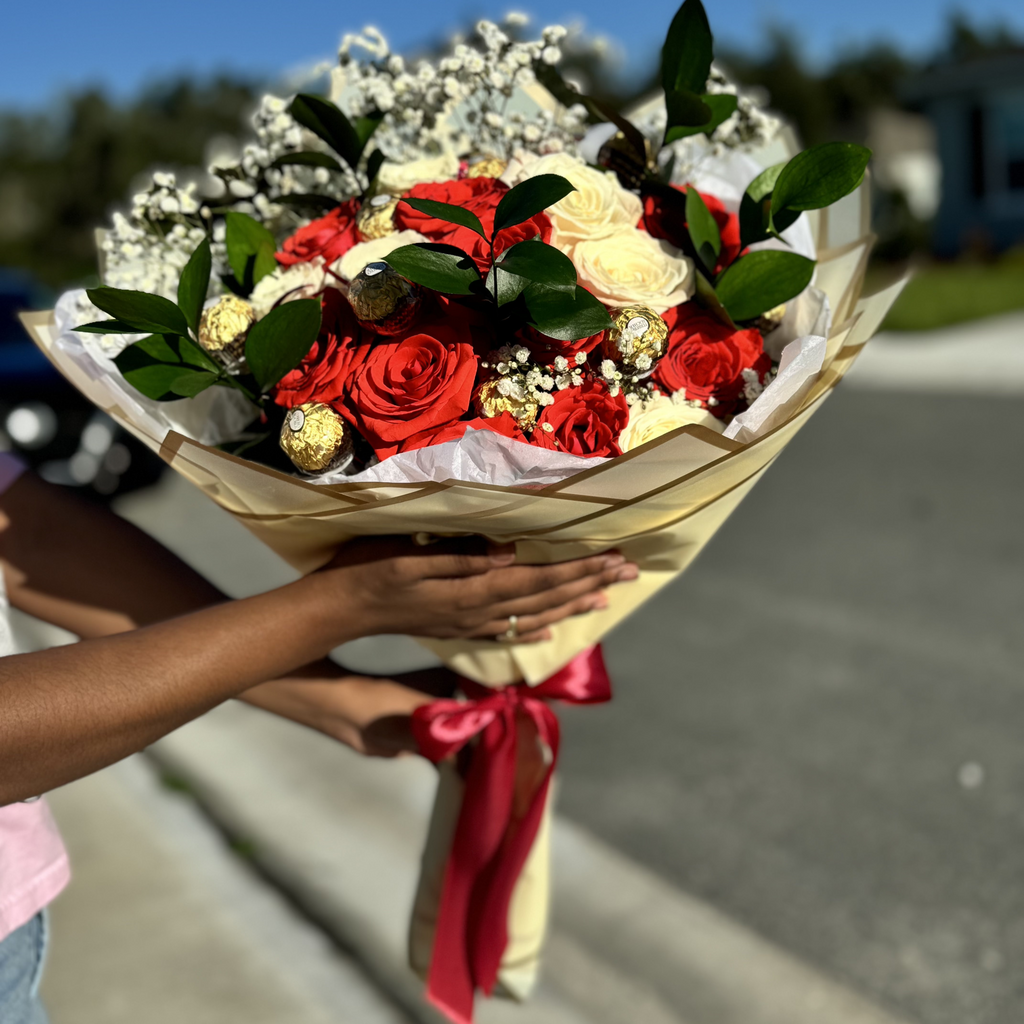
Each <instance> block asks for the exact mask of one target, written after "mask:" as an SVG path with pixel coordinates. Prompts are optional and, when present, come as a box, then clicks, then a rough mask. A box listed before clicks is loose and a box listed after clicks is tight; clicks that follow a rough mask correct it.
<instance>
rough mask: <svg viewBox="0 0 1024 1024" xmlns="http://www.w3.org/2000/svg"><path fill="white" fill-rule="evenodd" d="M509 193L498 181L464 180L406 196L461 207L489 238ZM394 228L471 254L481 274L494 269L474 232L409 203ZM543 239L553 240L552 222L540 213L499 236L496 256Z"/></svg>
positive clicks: (484, 244) (402, 207) (415, 190)
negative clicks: (511, 247) (536, 236)
mask: <svg viewBox="0 0 1024 1024" xmlns="http://www.w3.org/2000/svg"><path fill="white" fill-rule="evenodd" d="M506 192H508V186H507V185H504V184H502V183H501V182H500V181H498V180H497V179H495V178H483V177H481V178H464V179H463V180H461V181H443V182H438V183H436V184H428V185H416V186H414V187H413V188H412V189H411V190H410V191H409V192H407V193H406V196H407V197H408V198H410V199H433V200H435V201H436V202H439V203H450V204H451V205H452V206H461V207H462V208H463V209H464V210H469V211H470V212H472V213H475V214H476V215H477V217H479V218H480V223H481V224H482V225H483V228H484V231H486V232H487V234H488V236H490V233H491V231H492V230H493V229H494V211H495V210H496V209H497V207H498V203H500V202H501V198H502V196H504V195H505V193H506ZM395 227H397V228H398V230H399V231H402V230H411V231H418V232H419V233H420V234H421V235H426V237H427V238H429V239H430V241H432V242H444V243H446V244H447V245H454V246H457V247H458V248H459V249H462V251H463V252H468V253H469V255H470V256H472V257H473V259H474V260H475V261H476V265H477V267H479V269H480V273H482V274H485V273H487V270H488V269H489V268H490V265H491V251H490V247H489V246H488V244H487V242H485V241H484V240H483V239H482V238H481V237H480V236H479V235H478V234H477V233H476V232H475V231H472V230H470V229H469V228H464V227H461V226H460V225H458V224H450V223H448V221H446V220H439V219H438V218H437V217H431V216H429V215H428V214H426V213H419V212H418V211H416V210H414V209H413V208H412V207H411V206H409V204H408V203H399V204H398V209H397V210H396V211H395ZM535 235H540V237H541V240H542V241H544V242H547V241H548V240H549V239H550V238H551V221H550V220H548V217H547V214H545V213H538V214H536V215H535V216H533V217H531V218H530V219H529V220H527V221H523V223H522V224H515V225H513V226H512V227H510V228H505V230H504V231H501V232H499V233H498V237H497V238H496V239H495V240H494V252H495V255H497V254H498V253H501V252H504V251H505V250H506V249H508V248H509V247H510V246H513V245H515V244H516V242H523V241H525V240H526V239H528V238H533V237H534V236H535Z"/></svg>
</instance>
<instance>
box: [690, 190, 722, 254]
mask: <svg viewBox="0 0 1024 1024" xmlns="http://www.w3.org/2000/svg"><path fill="white" fill-rule="evenodd" d="M686 228H687V230H688V231H689V233H690V241H691V242H693V247H694V249H696V250H697V255H698V256H700V258H701V261H702V262H703V263H704V266H705V267H707V269H708V270H712V271H713V270H714V269H715V263H716V262H717V261H718V254H719V253H720V252H721V251H722V236H721V233H720V232H719V230H718V224H717V222H716V221H715V218H714V217H713V216H712V215H711V211H710V210H709V209H708V208H707V205H706V204H705V202H704V200H703V199H702V198H701V195H700V193H699V192H698V191H697V190H696V189H695V188H693V187H690V188H688V189H687V190H686Z"/></svg>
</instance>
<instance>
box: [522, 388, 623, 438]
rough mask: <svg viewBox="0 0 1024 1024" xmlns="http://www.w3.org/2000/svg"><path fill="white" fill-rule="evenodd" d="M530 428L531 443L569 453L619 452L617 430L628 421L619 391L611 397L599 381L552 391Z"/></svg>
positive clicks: (621, 429)
mask: <svg viewBox="0 0 1024 1024" xmlns="http://www.w3.org/2000/svg"><path fill="white" fill-rule="evenodd" d="M554 399H555V400H554V402H553V403H552V404H551V405H546V406H544V409H543V411H542V412H541V414H540V416H539V417H538V419H537V425H536V426H535V427H534V428H533V435H532V437H531V438H530V441H531V443H532V444H535V445H537V446H538V447H540V448H551V449H554V450H556V451H562V452H568V453H569V454H570V455H604V456H612V455H621V454H622V452H621V451H620V449H619V444H618V440H619V434H621V433H622V431H623V430H624V429H625V426H626V423H627V422H628V421H629V406H628V405H627V404H626V399H625V398H624V397H623V396H622V394H621V393H619V394H618V395H616V396H615V397H612V395H610V394H609V392H608V388H607V386H606V385H605V384H603V383H602V382H601V381H596V380H590V381H587V382H586V383H584V384H583V385H582V386H581V387H578V388H566V389H565V390H564V391H556V392H555V394H554Z"/></svg>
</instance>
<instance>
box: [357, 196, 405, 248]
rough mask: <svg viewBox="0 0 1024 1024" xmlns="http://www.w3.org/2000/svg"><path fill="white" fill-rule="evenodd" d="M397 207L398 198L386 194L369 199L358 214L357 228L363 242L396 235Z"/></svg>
mask: <svg viewBox="0 0 1024 1024" xmlns="http://www.w3.org/2000/svg"><path fill="white" fill-rule="evenodd" d="M397 207H398V197H397V196H390V195H388V194H387V193H386V192H382V193H381V194H380V195H377V196H371V197H370V198H369V199H367V200H366V202H365V203H363V205H362V206H361V207H360V208H359V213H357V214H356V227H357V228H358V229H359V234H360V235H362V237H363V241H366V242H369V241H372V240H373V239H375V238H387V236H388V235H393V234H395V233H396V232H397V230H398V229H397V228H396V227H395V209H396V208H397Z"/></svg>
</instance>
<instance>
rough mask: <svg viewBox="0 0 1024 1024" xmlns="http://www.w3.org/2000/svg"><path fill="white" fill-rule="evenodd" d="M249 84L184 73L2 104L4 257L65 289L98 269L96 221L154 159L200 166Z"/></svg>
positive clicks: (250, 92)
mask: <svg viewBox="0 0 1024 1024" xmlns="http://www.w3.org/2000/svg"><path fill="white" fill-rule="evenodd" d="M255 102H256V89H255V86H254V85H253V84H252V83H247V82H241V81H234V80H230V79H227V78H218V79H216V80H214V81H211V82H197V81H192V80H188V79H179V80H175V81H171V82H167V83H164V84H162V85H157V86H154V87H151V88H149V89H147V90H146V91H144V92H143V93H142V94H141V95H140V96H139V97H138V98H136V99H133V100H131V101H129V102H127V103H115V102H113V101H111V100H110V99H109V98H108V97H107V96H105V95H104V94H103V93H102V92H100V91H98V90H96V89H88V90H85V91H83V92H79V93H74V94H72V95H70V96H69V97H68V98H67V99H66V100H65V101H64V102H63V103H62V104H60V106H59V107H57V109H55V110H51V111H47V112H41V113H3V112H0V266H14V267H24V268H26V269H28V270H30V271H31V272H32V273H33V274H35V275H36V277H38V278H39V280H41V281H42V282H43V283H45V284H46V285H49V286H51V287H53V288H61V287H63V286H65V285H67V284H69V283H72V282H77V281H82V280H85V279H87V278H88V277H89V276H90V275H95V273H96V247H95V243H94V236H93V232H94V229H95V228H97V227H99V226H102V225H103V224H105V223H106V222H107V220H108V218H109V216H110V212H111V209H112V208H115V207H117V206H121V205H123V204H124V203H125V201H126V198H127V197H128V194H129V191H130V189H131V186H132V184H133V181H134V179H135V178H136V177H137V176H138V175H140V174H142V173H144V172H146V171H148V170H150V169H153V168H155V167H165V168H168V169H172V170H173V169H176V168H193V169H194V168H196V167H201V166H202V165H203V154H204V150H205V148H206V145H207V143H208V141H209V140H210V139H211V138H213V137H215V136H217V135H224V134H227V135H232V136H238V135H239V134H240V132H241V131H242V127H243V122H245V120H246V118H247V116H248V114H249V112H250V110H251V109H252V108H253V107H254V105H255Z"/></svg>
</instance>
